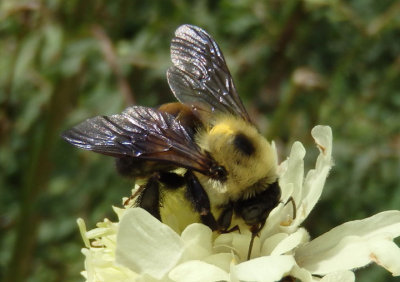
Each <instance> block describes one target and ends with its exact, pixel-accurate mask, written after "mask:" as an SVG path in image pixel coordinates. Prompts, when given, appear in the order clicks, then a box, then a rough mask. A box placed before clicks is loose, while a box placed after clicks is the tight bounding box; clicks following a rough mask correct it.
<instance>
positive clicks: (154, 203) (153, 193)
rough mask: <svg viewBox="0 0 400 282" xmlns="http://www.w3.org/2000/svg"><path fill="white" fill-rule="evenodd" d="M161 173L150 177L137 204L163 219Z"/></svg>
mask: <svg viewBox="0 0 400 282" xmlns="http://www.w3.org/2000/svg"><path fill="white" fill-rule="evenodd" d="M158 181H159V175H158V174H155V175H153V176H151V177H150V178H149V180H148V181H147V183H146V184H145V185H144V189H143V191H142V192H141V193H140V195H139V197H138V199H137V200H136V205H137V206H138V207H141V208H143V209H145V210H146V211H148V212H149V213H151V214H152V215H153V216H154V217H155V218H157V219H158V220H160V221H161V215H160V184H159V182H158Z"/></svg>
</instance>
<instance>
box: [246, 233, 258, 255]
mask: <svg viewBox="0 0 400 282" xmlns="http://www.w3.org/2000/svg"><path fill="white" fill-rule="evenodd" d="M257 235H258V231H257V232H253V233H251V240H250V245H249V251H248V252H247V260H250V256H251V251H252V249H253V243H254V239H255V238H256V237H257Z"/></svg>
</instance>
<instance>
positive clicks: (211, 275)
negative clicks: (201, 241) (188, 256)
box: [169, 260, 229, 282]
mask: <svg viewBox="0 0 400 282" xmlns="http://www.w3.org/2000/svg"><path fill="white" fill-rule="evenodd" d="M169 278H170V279H171V280H173V281H176V282H208V281H209V282H211V281H227V280H229V274H228V273H227V272H225V271H223V270H222V269H221V268H219V267H217V266H215V265H212V264H208V263H205V262H203V261H199V260H192V261H188V262H185V263H182V264H180V265H178V266H177V267H175V268H174V269H173V270H171V272H170V273H169Z"/></svg>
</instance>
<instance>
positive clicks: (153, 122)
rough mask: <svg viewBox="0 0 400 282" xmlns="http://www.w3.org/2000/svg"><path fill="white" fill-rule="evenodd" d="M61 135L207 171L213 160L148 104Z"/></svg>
mask: <svg viewBox="0 0 400 282" xmlns="http://www.w3.org/2000/svg"><path fill="white" fill-rule="evenodd" d="M62 137H63V138H64V139H65V140H66V141H68V142H69V143H71V144H72V145H74V146H76V147H79V148H81V149H85V150H89V151H94V152H97V153H101V154H104V155H110V156H113V157H123V156H131V157H134V158H139V159H145V160H154V161H165V162H167V163H170V164H174V165H177V166H179V167H186V168H190V169H194V170H197V171H199V172H201V173H203V174H206V175H207V174H208V172H209V168H210V166H211V164H212V163H211V162H212V161H211V159H210V157H208V156H206V155H205V154H202V153H201V151H200V149H199V147H198V145H197V144H196V143H195V142H194V140H193V139H192V137H191V136H190V134H189V133H188V132H187V130H186V129H185V128H184V127H183V126H182V125H181V124H180V123H179V122H178V121H177V120H176V119H175V117H174V116H172V115H171V114H168V113H165V112H160V111H158V110H155V109H152V108H147V107H140V106H133V107H130V108H127V109H126V110H125V111H124V112H122V114H118V115H112V116H97V117H94V118H91V119H88V120H86V121H84V122H82V123H81V124H79V125H77V126H75V127H73V128H72V129H70V130H67V131H65V132H64V133H63V134H62Z"/></svg>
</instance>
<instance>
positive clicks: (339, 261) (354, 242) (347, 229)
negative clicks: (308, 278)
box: [296, 211, 400, 274]
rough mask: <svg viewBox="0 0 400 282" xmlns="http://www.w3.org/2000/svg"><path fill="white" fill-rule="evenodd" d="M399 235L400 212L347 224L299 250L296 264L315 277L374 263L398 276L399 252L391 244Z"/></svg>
mask: <svg viewBox="0 0 400 282" xmlns="http://www.w3.org/2000/svg"><path fill="white" fill-rule="evenodd" d="M399 235H400V211H386V212H382V213H379V214H377V215H374V216H372V217H369V218H366V219H363V220H356V221H351V222H347V223H344V224H342V225H340V226H337V227H335V228H333V229H332V230H330V231H329V232H327V233H325V234H323V235H321V236H319V237H318V238H316V239H314V240H312V241H311V242H310V243H308V244H305V245H304V246H301V247H300V248H299V249H297V250H296V261H297V263H298V265H299V266H301V267H304V268H306V269H308V270H309V271H311V272H312V273H313V274H327V273H331V272H334V271H342V270H349V269H354V268H357V267H362V266H364V265H366V264H368V263H370V262H373V261H378V262H379V264H381V265H382V266H384V267H386V268H387V269H388V270H389V271H392V272H393V273H394V274H398V273H399V269H400V260H398V259H397V258H398V257H399V256H400V255H399V251H398V250H397V246H396V245H395V244H392V245H389V244H388V241H390V240H392V239H393V238H395V237H397V236H399ZM383 247H384V249H386V251H382V249H381V248H383ZM389 250H390V251H389Z"/></svg>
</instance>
